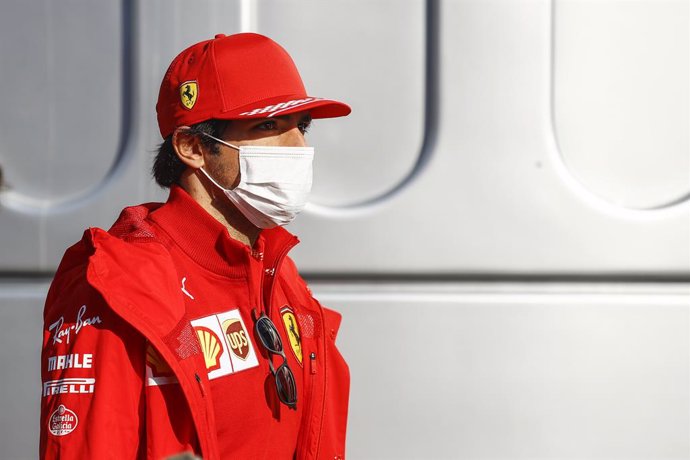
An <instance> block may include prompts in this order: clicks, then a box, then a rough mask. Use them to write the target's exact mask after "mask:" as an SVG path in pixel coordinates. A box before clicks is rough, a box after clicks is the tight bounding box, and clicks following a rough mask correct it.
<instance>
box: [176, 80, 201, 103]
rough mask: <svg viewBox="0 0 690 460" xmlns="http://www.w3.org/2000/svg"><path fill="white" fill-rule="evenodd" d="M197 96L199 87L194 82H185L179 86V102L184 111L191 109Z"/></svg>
mask: <svg viewBox="0 0 690 460" xmlns="http://www.w3.org/2000/svg"><path fill="white" fill-rule="evenodd" d="M198 96H199V85H198V84H197V82H195V81H186V82H184V83H182V84H181V85H180V102H182V105H183V106H184V108H186V109H190V110H191V109H192V107H194V104H196V100H197V99H198Z"/></svg>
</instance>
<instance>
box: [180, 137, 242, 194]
mask: <svg viewBox="0 0 690 460" xmlns="http://www.w3.org/2000/svg"><path fill="white" fill-rule="evenodd" d="M186 131H187V132H188V133H190V134H200V135H202V136H205V137H208V138H209V139H213V140H214V141H216V142H218V143H219V144H223V145H226V146H228V147H230V148H231V149H235V150H237V151H239V150H240V148H239V147H237V146H236V145H233V144H231V143H229V142H226V141H224V140H222V139H218V138H217V137H215V136H211V135H210V134H208V133H205V132H203V131H198V132H195V131H192V129H191V128H188V129H186ZM199 171H201V172H202V173H203V175H204V176H206V178H207V179H208V180H210V181H211V183H212V184H213V185H215V187H212V188H211V196H212V197H213V199H214V200H216V199H218V197H217V196H216V188H217V189H220V190H225V188H224V187H221V186H220V184H219V183H218V182H216V181H215V179H213V177H211V175H210V174H209V173H208V172H207V171H206V170H205V169H204V168H203V167H200V168H199V169H197V171H196V173H198V172H199Z"/></svg>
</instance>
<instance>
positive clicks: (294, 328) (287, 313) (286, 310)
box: [280, 305, 302, 365]
mask: <svg viewBox="0 0 690 460" xmlns="http://www.w3.org/2000/svg"><path fill="white" fill-rule="evenodd" d="M280 316H281V318H283V325H284V326H285V332H287V336H288V339H289V340H290V348H292V352H293V353H294V354H295V358H297V362H298V363H300V365H302V336H301V335H300V330H299V325H298V324H297V318H295V314H294V313H293V311H292V309H291V308H290V307H288V306H287V305H286V306H284V307H283V308H281V310H280Z"/></svg>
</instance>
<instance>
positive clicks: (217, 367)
mask: <svg viewBox="0 0 690 460" xmlns="http://www.w3.org/2000/svg"><path fill="white" fill-rule="evenodd" d="M192 327H193V328H194V331H195V332H196V334H197V337H198V339H199V344H200V345H201V350H202V351H203V353H204V360H205V361H206V370H207V371H208V378H209V380H213V379H217V378H218V377H223V376H225V375H230V374H233V373H235V372H240V371H243V370H246V369H250V368H252V367H256V366H258V365H259V361H258V359H257V357H256V352H255V349H254V345H253V344H252V340H251V337H250V336H249V330H248V329H247V327H246V325H245V324H244V321H243V320H242V316H241V315H240V310H239V309H235V310H230V311H227V312H224V313H218V314H215V315H210V316H205V317H203V318H199V319H195V320H193V321H192Z"/></svg>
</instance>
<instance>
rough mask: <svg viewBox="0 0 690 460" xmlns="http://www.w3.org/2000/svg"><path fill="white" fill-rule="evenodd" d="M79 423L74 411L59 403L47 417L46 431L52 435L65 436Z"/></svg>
mask: <svg viewBox="0 0 690 460" xmlns="http://www.w3.org/2000/svg"><path fill="white" fill-rule="evenodd" d="M78 424H79V418H78V417H77V414H75V413H74V411H71V410H69V409H68V408H66V407H65V406H64V405H63V404H60V405H59V406H58V408H57V409H55V411H54V412H53V413H52V414H50V418H49V419H48V431H50V434H52V435H53V436H65V435H68V434H70V433H71V432H73V431H74V430H75V429H76V428H77V425H78Z"/></svg>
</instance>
